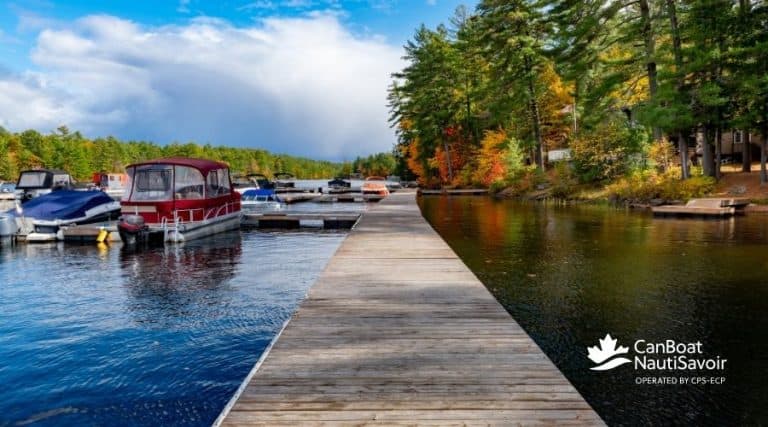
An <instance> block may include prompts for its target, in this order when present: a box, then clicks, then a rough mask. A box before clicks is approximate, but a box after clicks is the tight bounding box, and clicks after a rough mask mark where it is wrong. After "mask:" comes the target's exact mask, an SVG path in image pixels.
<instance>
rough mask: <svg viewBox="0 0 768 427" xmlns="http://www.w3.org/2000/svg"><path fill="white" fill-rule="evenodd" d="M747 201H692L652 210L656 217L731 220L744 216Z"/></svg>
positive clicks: (710, 199) (711, 199)
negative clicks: (735, 216) (730, 218)
mask: <svg viewBox="0 0 768 427" xmlns="http://www.w3.org/2000/svg"><path fill="white" fill-rule="evenodd" d="M747 205H749V200H747V199H718V198H706V199H691V200H690V201H688V203H686V204H685V205H664V206H655V207H652V208H651V211H653V214H654V215H656V216H688V217H702V218H729V217H732V216H734V215H740V214H744V211H745V208H746V207H747Z"/></svg>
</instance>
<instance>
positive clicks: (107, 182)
mask: <svg viewBox="0 0 768 427" xmlns="http://www.w3.org/2000/svg"><path fill="white" fill-rule="evenodd" d="M92 182H93V184H94V185H95V186H96V187H97V188H98V189H100V190H101V191H103V192H105V193H107V194H108V195H109V197H112V198H113V199H115V200H120V198H122V197H123V193H124V192H125V188H126V186H127V184H128V175H126V174H124V173H107V172H97V173H94V174H93V179H92Z"/></svg>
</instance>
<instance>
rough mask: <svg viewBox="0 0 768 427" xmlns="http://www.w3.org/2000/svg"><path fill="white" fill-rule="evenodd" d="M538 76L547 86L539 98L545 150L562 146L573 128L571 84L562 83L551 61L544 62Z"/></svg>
mask: <svg viewBox="0 0 768 427" xmlns="http://www.w3.org/2000/svg"><path fill="white" fill-rule="evenodd" d="M540 78H541V80H542V81H543V82H544V84H545V86H546V87H547V90H546V91H545V92H544V93H543V94H542V95H541V97H540V98H539V114H540V115H541V131H542V139H543V140H544V147H545V149H546V150H554V149H558V148H563V147H565V145H566V142H567V141H568V138H569V137H570V134H571V132H572V130H573V128H572V120H573V119H572V116H571V114H573V113H572V108H573V95H572V93H573V85H571V84H566V83H564V82H563V80H562V79H561V78H560V76H559V75H558V74H557V72H556V71H555V68H554V65H553V64H551V63H548V64H546V66H545V67H544V70H543V71H542V73H541V76H540Z"/></svg>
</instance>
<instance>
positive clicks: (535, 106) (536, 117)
mask: <svg viewBox="0 0 768 427" xmlns="http://www.w3.org/2000/svg"><path fill="white" fill-rule="evenodd" d="M527 63H528V61H527V60H526V65H528V64H527ZM528 96H530V98H531V99H530V102H529V103H528V104H529V108H530V110H531V118H532V119H533V137H534V138H535V140H536V152H535V156H534V160H535V161H536V167H538V168H539V169H540V170H544V143H543V141H542V138H541V116H540V114H539V103H538V102H537V101H536V88H535V86H534V82H533V77H532V76H530V75H529V76H528Z"/></svg>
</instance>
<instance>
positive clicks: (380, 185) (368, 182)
mask: <svg viewBox="0 0 768 427" xmlns="http://www.w3.org/2000/svg"><path fill="white" fill-rule="evenodd" d="M360 190H361V192H362V193H363V199H364V200H366V201H371V202H378V201H379V200H381V199H383V198H385V197H387V196H389V189H387V184H386V180H385V179H384V178H382V177H380V176H369V177H368V178H366V179H365V182H363V186H362V187H361V188H360Z"/></svg>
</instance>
